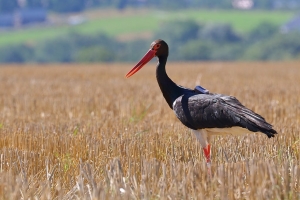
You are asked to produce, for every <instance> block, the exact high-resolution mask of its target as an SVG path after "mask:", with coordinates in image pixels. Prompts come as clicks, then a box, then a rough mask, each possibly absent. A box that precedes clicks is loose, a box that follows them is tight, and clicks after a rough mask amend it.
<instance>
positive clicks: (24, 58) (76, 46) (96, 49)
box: [0, 20, 300, 63]
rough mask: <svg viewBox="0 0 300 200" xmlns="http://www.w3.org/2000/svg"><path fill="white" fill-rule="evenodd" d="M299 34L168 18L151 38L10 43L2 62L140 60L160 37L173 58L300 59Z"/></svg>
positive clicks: (71, 37) (0, 53)
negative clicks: (243, 31) (242, 30)
mask: <svg viewBox="0 0 300 200" xmlns="http://www.w3.org/2000/svg"><path fill="white" fill-rule="evenodd" d="M299 37H300V32H290V33H281V32H280V31H279V30H278V27H276V26H274V25H272V24H268V23H262V24H260V25H259V26H258V27H257V28H255V29H254V30H253V31H251V32H250V33H247V34H239V33H237V32H236V31H235V30H233V28H232V27H231V26H230V25H228V24H198V23H197V22H195V21H192V20H187V21H168V22H165V23H163V24H162V25H161V27H160V29H159V31H157V32H155V34H154V36H153V38H151V39H147V40H135V41H130V42H120V41H118V40H116V39H114V38H112V37H109V36H107V35H104V34H101V33H99V34H96V35H84V34H79V33H75V32H70V33H68V34H66V35H64V36H60V37H57V38H53V39H51V40H47V41H43V42H38V43H35V44H32V43H28V44H27V43H24V44H16V45H9V46H4V47H1V48H0V62H2V63H26V62H37V63H49V62H65V63H66V62H115V61H117V62H126V61H137V60H138V59H139V58H140V57H141V56H142V54H143V52H144V51H146V49H148V48H149V44H150V43H151V42H152V40H154V39H157V38H161V39H164V40H165V41H166V42H167V43H168V44H169V46H170V60H189V61H195V60H223V61H224V60H230V61H234V60H291V59H300V40H299Z"/></svg>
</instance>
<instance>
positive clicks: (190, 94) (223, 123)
mask: <svg viewBox="0 0 300 200" xmlns="http://www.w3.org/2000/svg"><path fill="white" fill-rule="evenodd" d="M168 55H169V47H168V45H167V43H166V42H165V41H163V40H160V39H158V40H155V41H154V42H152V44H151V46H150V50H149V51H148V52H147V53H146V54H145V55H144V57H143V58H142V59H141V60H140V62H138V63H137V64H136V66H134V67H133V68H132V69H131V70H130V71H129V72H128V73H127V74H126V77H127V78H129V77H130V76H132V75H133V74H134V73H136V72H137V71H138V70H140V69H141V68H142V67H143V66H144V65H145V64H146V63H148V62H149V61H150V60H151V59H152V58H154V57H155V56H156V57H158V64H157V68H156V79H157V82H158V85H159V87H160V89H161V91H162V94H163V96H164V98H165V99H166V101H167V103H168V105H169V107H170V108H171V109H173V111H174V112H175V114H176V116H177V118H178V119H179V120H180V121H181V122H182V123H183V124H184V125H185V126H187V127H188V128H190V129H192V130H193V132H194V134H195V135H196V137H197V139H198V140H199V142H200V144H201V146H202V148H203V152H204V155H205V157H206V163H207V166H208V167H210V163H211V155H210V144H209V137H210V136H211V135H224V134H228V135H239V134H241V133H252V132H262V133H264V134H266V135H267V136H268V137H269V138H270V137H274V134H276V133H277V132H276V131H275V130H274V129H273V128H272V125H271V124H269V123H268V122H266V121H265V119H264V118H263V117H262V116H260V115H258V114H256V113H254V112H253V111H252V110H250V109H248V108H246V107H245V106H243V105H242V104H241V103H240V102H239V101H238V100H237V99H236V98H235V97H232V96H226V95H222V94H214V93H210V92H209V91H208V90H205V89H204V88H202V87H201V86H197V87H196V88H195V89H194V90H192V89H188V88H185V87H182V86H180V85H177V84H176V83H174V82H173V81H172V80H171V79H170V78H169V76H168V75H167V73H166V69H165V66H166V63H167V58H168Z"/></svg>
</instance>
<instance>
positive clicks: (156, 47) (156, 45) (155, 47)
mask: <svg viewBox="0 0 300 200" xmlns="http://www.w3.org/2000/svg"><path fill="white" fill-rule="evenodd" d="M160 45H161V44H155V45H154V46H153V50H157V49H159V47H160Z"/></svg>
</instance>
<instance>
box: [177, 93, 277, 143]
mask: <svg viewBox="0 0 300 200" xmlns="http://www.w3.org/2000/svg"><path fill="white" fill-rule="evenodd" d="M173 110H174V112H175V114H176V116H177V118H178V119H179V120H180V121H181V122H182V123H183V124H184V125H186V126H187V127H189V128H192V129H203V128H228V127H233V126H240V127H243V128H247V129H248V130H250V131H253V132H257V131H260V132H262V133H265V134H266V135H267V136H268V137H273V136H274V134H275V133H276V131H275V130H274V129H273V128H272V125H271V124H269V123H267V122H266V121H265V119H264V118H263V117H262V116H260V115H259V114H257V113H254V112H253V111H251V110H250V109H248V108H246V107H245V106H243V105H242V104H241V103H240V102H239V101H238V100H237V99H236V98H235V97H232V96H224V95H219V94H198V95H182V96H180V97H178V98H177V99H176V100H175V101H174V103H173Z"/></svg>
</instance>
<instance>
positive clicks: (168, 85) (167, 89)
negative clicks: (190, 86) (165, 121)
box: [156, 57, 182, 109]
mask: <svg viewBox="0 0 300 200" xmlns="http://www.w3.org/2000/svg"><path fill="white" fill-rule="evenodd" d="M166 63H167V57H159V58H158V64H157V67H156V79H157V82H158V85H159V87H160V90H161V92H162V93H163V95H164V97H165V99H166V101H167V103H168V105H169V107H170V108H171V109H172V105H173V102H174V101H175V99H177V98H178V97H179V96H180V95H182V91H181V88H180V87H178V85H177V84H176V83H174V82H173V81H172V80H171V79H170V78H169V76H168V75H167V72H166Z"/></svg>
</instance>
